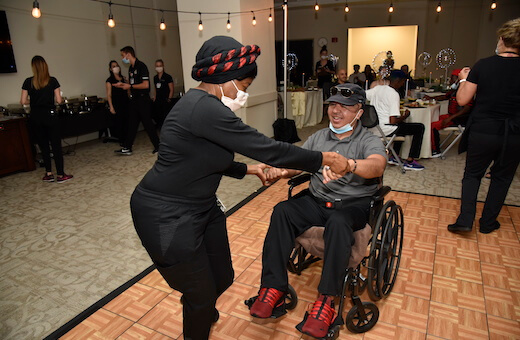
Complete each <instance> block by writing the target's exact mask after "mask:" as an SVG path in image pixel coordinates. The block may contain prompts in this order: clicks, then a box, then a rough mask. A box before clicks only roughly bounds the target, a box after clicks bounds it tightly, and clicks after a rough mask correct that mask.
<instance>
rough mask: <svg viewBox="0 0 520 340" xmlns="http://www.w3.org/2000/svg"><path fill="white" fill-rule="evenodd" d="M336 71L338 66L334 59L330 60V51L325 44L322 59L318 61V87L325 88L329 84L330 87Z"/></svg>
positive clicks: (321, 54)
mask: <svg viewBox="0 0 520 340" xmlns="http://www.w3.org/2000/svg"><path fill="white" fill-rule="evenodd" d="M335 73H336V68H335V67H334V64H333V63H332V60H329V52H328V51H327V46H323V47H322V48H321V51H320V60H318V62H317V63H316V76H317V77H318V87H319V88H324V87H325V86H328V88H330V83H331V82H332V76H333V75H334V74H335ZM327 83H328V84H327ZM327 93H328V89H327Z"/></svg>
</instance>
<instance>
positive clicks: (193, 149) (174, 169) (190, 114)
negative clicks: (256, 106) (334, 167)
mask: <svg viewBox="0 0 520 340" xmlns="http://www.w3.org/2000/svg"><path fill="white" fill-rule="evenodd" d="M234 152H238V153H240V154H242V155H244V156H247V157H250V158H253V159H255V160H258V161H260V162H263V163H266V164H269V165H272V166H276V167H284V168H291V169H300V170H306V171H310V172H316V171H317V170H318V169H319V168H320V166H321V162H322V154H321V152H317V151H310V150H305V149H301V148H299V147H296V146H294V145H292V144H289V143H284V142H277V141H275V140H273V139H271V138H268V137H266V136H264V135H263V134H261V133H260V132H258V131H257V130H255V129H254V128H252V127H250V126H248V125H246V124H244V123H243V122H242V120H241V119H240V118H238V117H237V116H236V115H235V114H234V113H233V112H232V111H231V110H230V109H229V108H227V107H226V106H225V105H224V104H222V102H221V101H220V100H219V99H218V98H217V97H216V96H214V95H211V94H208V93H207V92H205V91H202V90H198V89H191V90H190V91H188V93H186V95H185V96H183V97H182V98H181V99H180V100H179V101H178V102H177V104H176V105H175V106H174V107H173V109H172V111H171V112H170V113H169V114H168V116H167V118H166V120H165V122H164V125H163V127H162V130H161V144H160V147H159V156H158V159H157V162H156V163H155V164H154V166H153V168H152V169H151V170H150V171H148V173H147V174H146V175H145V177H144V178H143V180H142V181H141V183H140V184H139V185H140V186H141V187H143V188H145V189H147V190H151V191H154V192H156V193H158V194H161V193H163V194H167V195H174V196H181V197H187V198H195V199H207V198H211V197H213V196H214V195H215V192H216V190H217V188H218V185H219V183H220V180H221V178H222V176H223V175H226V176H231V177H234V178H242V177H243V176H244V175H245V174H246V171H247V165H246V164H243V163H238V162H234V161H233V158H234Z"/></svg>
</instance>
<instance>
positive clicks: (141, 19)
mask: <svg viewBox="0 0 520 340" xmlns="http://www.w3.org/2000/svg"><path fill="white" fill-rule="evenodd" d="M117 2H118V3H127V4H128V3H130V2H131V4H132V5H135V6H146V7H154V8H163V9H171V10H175V9H176V8H175V1H171V0H154V1H149V0H119V1H117ZM40 8H41V11H42V16H41V18H40V19H35V18H33V17H32V16H31V9H32V2H31V1H14V0H0V10H5V11H6V13H7V20H8V23H9V30H10V33H11V40H12V42H13V50H14V55H15V59H16V66H17V69H18V72H17V73H14V74H0V105H1V106H5V105H7V104H11V103H17V102H19V100H20V93H21V86H22V83H23V81H24V79H25V78H27V77H30V76H32V71H31V64H30V63H31V58H32V57H33V56H34V55H37V54H38V55H42V56H43V57H44V58H45V59H46V61H47V63H48V64H49V69H50V73H51V75H52V76H55V77H56V78H57V79H58V81H59V82H60V84H61V89H62V91H63V93H64V95H65V96H69V97H72V96H77V95H80V94H82V93H85V94H88V95H98V96H101V97H104V96H105V95H106V94H105V80H106V78H107V77H108V76H109V73H108V62H109V61H110V60H111V59H115V60H117V61H118V62H119V64H120V65H121V66H122V72H123V73H127V72H128V71H127V67H126V66H123V65H122V63H121V57H120V54H119V50H120V49H121V48H122V47H123V46H125V45H131V46H133V47H134V48H135V49H136V54H137V57H138V58H139V59H141V60H143V61H144V62H145V63H146V64H147V66H148V68H149V70H150V73H151V74H154V73H155V71H154V61H155V60H156V59H158V58H163V59H164V62H165V68H166V71H167V72H168V73H170V74H172V76H173V77H174V78H175V79H176V85H177V86H176V91H177V92H178V91H181V90H182V85H183V75H182V63H181V60H180V48H179V34H178V24H177V16H176V14H175V13H165V15H164V16H165V20H166V23H167V25H168V26H167V29H166V30H165V31H160V30H159V28H158V24H159V22H160V18H161V14H160V13H159V12H154V11H149V10H142V9H132V11H130V9H129V8H127V7H121V6H112V13H113V15H114V19H115V21H116V27H115V28H113V29H111V28H109V27H108V26H107V24H106V21H107V18H108V6H107V5H106V4H101V3H97V2H93V1H86V0H52V1H51V0H49V1H40Z"/></svg>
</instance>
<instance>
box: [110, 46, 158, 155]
mask: <svg viewBox="0 0 520 340" xmlns="http://www.w3.org/2000/svg"><path fill="white" fill-rule="evenodd" d="M121 57H123V62H124V63H125V64H131V66H130V68H129V69H128V81H129V84H127V83H123V82H120V83H117V84H114V85H113V86H115V87H118V88H121V89H123V90H128V89H130V92H131V94H132V98H131V99H130V112H129V113H130V116H129V118H128V132H127V133H128V134H127V136H126V139H125V142H124V143H123V148H122V149H120V150H116V151H115V152H116V153H118V154H120V155H128V156H129V155H131V154H132V146H133V144H134V141H135V136H136V135H137V129H138V128H139V122H142V123H143V126H144V129H145V130H146V133H147V134H148V137H149V138H150V141H151V142H152V144H153V147H154V149H153V152H152V153H156V152H157V151H158V150H159V137H158V136H157V131H156V130H155V126H154V124H153V121H152V116H151V112H150V111H151V101H150V74H149V73H148V67H146V65H145V64H144V63H143V62H142V61H140V60H139V59H137V58H136V57H135V52H134V48H133V47H131V46H125V47H123V48H122V49H121Z"/></svg>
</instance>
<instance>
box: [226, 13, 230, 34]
mask: <svg viewBox="0 0 520 340" xmlns="http://www.w3.org/2000/svg"><path fill="white" fill-rule="evenodd" d="M229 14H230V13H229V12H227V25H226V28H227V29H228V31H229V30H230V29H231V21H230V20H229Z"/></svg>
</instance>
